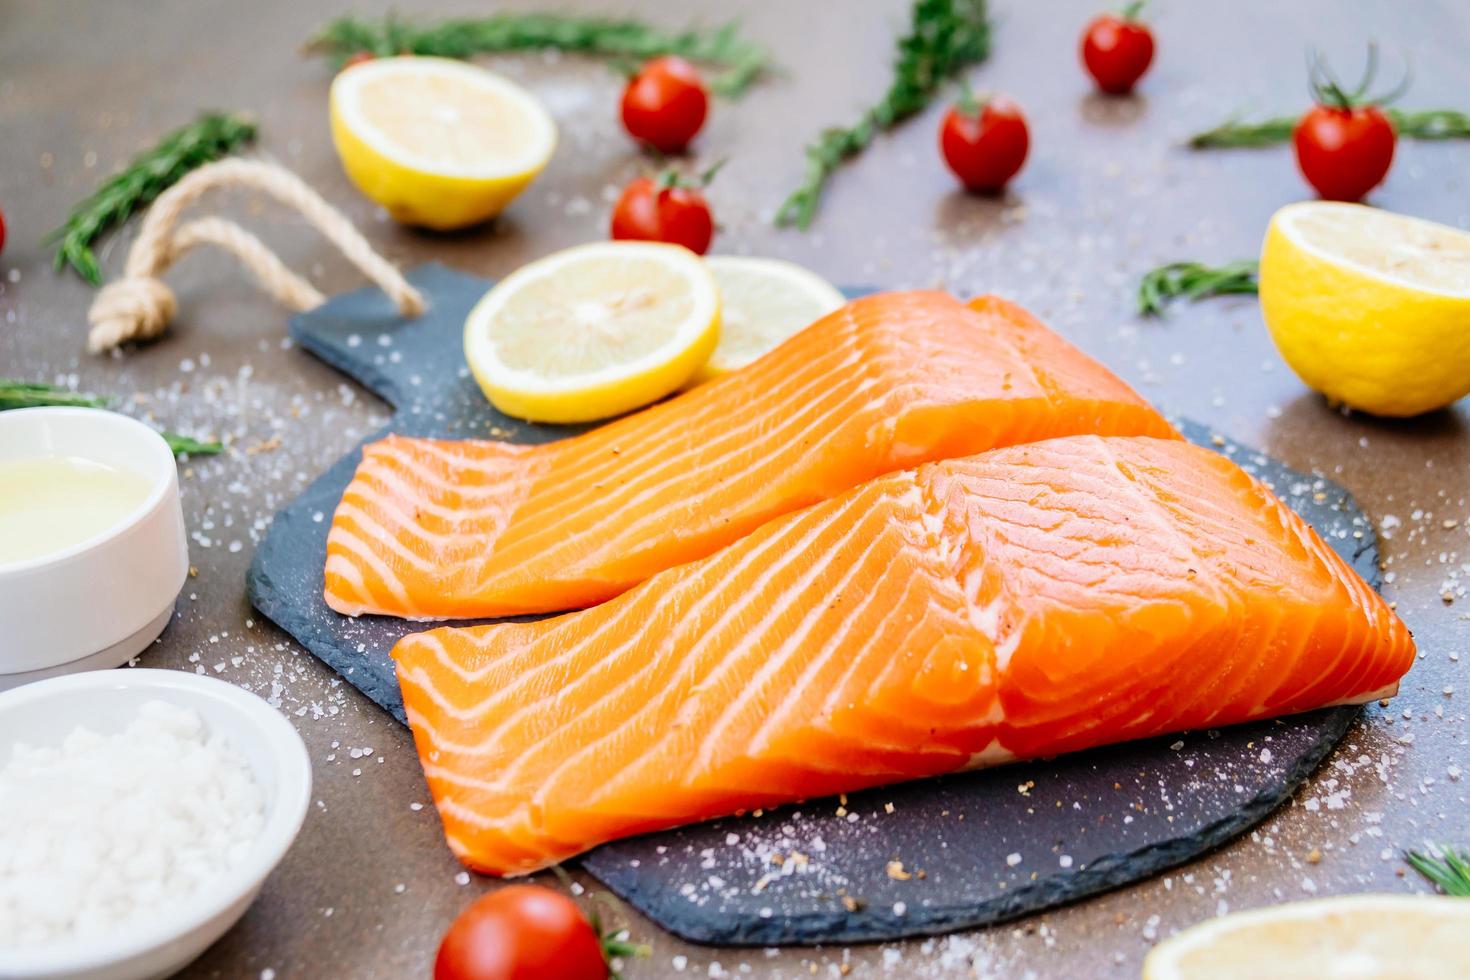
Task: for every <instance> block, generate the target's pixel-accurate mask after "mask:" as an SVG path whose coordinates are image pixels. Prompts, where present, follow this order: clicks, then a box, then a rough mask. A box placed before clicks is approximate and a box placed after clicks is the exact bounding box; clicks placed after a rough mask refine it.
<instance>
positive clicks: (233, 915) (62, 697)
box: [0, 669, 311, 980]
mask: <svg viewBox="0 0 1470 980" xmlns="http://www.w3.org/2000/svg"><path fill="white" fill-rule="evenodd" d="M155 700H158V701H167V702H169V703H170V704H176V705H180V706H183V707H189V708H193V709H194V710H195V711H197V712H198V713H199V716H200V718H202V719H203V720H204V724H205V726H206V727H207V728H208V729H209V730H210V732H212V733H218V734H221V735H223V736H224V737H225V739H226V740H227V741H228V742H229V744H230V746H231V747H232V748H233V749H234V750H235V751H237V752H239V753H240V754H241V755H242V756H244V758H245V760H246V762H247V763H249V765H250V770H251V772H252V773H253V774H254V776H255V781H256V783H257V784H258V785H259V786H260V788H261V791H262V794H263V795H264V797H265V801H266V803H265V821H264V823H263V825H262V827H261V832H260V836H259V837H258V838H257V839H256V841H255V846H254V848H253V849H252V850H251V851H250V854H249V856H248V857H247V858H246V859H245V860H244V861H243V862H241V864H240V865H239V866H238V867H236V868H234V869H232V870H231V871H229V872H227V873H226V874H224V875H222V876H221V877H219V878H217V879H215V880H214V881H213V882H212V883H211V884H209V885H208V886H206V887H205V888H204V889H203V890H202V891H200V892H199V893H198V894H197V895H196V896H195V897H194V899H193V900H192V901H190V902H189V903H187V905H186V906H185V907H184V908H182V909H176V910H174V911H172V912H171V913H169V914H167V915H162V916H159V917H158V918H157V919H156V920H154V921H149V922H147V923H146V924H145V925H143V926H141V927H137V928H130V929H128V930H127V931H125V932H124V933H122V934H121V935H118V936H116V937H111V938H104V939H100V940H93V941H88V942H86V943H67V944H56V945H50V946H43V947H32V948H29V949H0V977H4V978H6V980H42V978H45V980H61V978H67V980H143V978H149V977H166V976H168V975H169V974H172V973H175V972H177V971H178V970H180V969H182V968H183V967H184V966H186V965H187V964H188V963H189V962H190V961H192V960H193V959H194V958H195V957H197V956H198V955H199V954H200V953H202V952H204V950H205V949H206V948H207V947H208V946H209V945H210V944H211V943H213V942H214V941H215V940H216V939H218V938H219V937H220V936H222V935H224V933H225V931H226V930H227V929H229V928H230V927H231V926H232V925H234V924H235V922H236V921H238V920H239V918H240V916H241V915H243V914H244V912H245V909H246V908H247V907H248V906H249V905H250V903H251V902H252V901H253V900H254V899H255V896H256V895H257V894H258V893H259V892H260V886H261V885H262V884H263V883H264V882H265V879H266V876H267V875H268V874H270V872H271V870H272V869H273V868H274V867H275V866H276V865H277V864H278V863H279V862H280V860H281V858H283V857H285V855H286V851H287V850H288V849H289V848H290V847H291V842H292V841H294V840H295V839H296V834H297V833H298V832H299V831H300V830H301V822H302V820H304V819H305V817H306V808H307V804H308V802H309V801H310V797H311V761H310V759H309V758H308V756H307V754H306V746H305V745H304V744H303V743H302V741H301V736H300V735H298V734H296V729H295V728H293V727H292V726H291V723H290V722H288V721H287V720H286V719H285V718H284V717H282V716H281V714H280V712H278V711H276V710H275V709H274V708H272V707H271V706H270V705H268V704H266V703H265V701H263V700H261V699H260V698H259V697H257V696H256V695H254V694H251V693H249V692H248V691H244V690H242V689H240V688H238V687H235V686H234V685H233V684H228V683H226V682H225V681H222V680H218V679H216V678H213V677H202V676H199V675H197V674H190V673H185V672H183V671H176V670H143V669H133V670H112V671H99V672H93V673H85V674H74V675H72V676H70V677H54V678H51V679H50V680H45V681H38V682H37V683H35V684H28V685H26V686H25V687H20V688H16V689H15V690H13V691H7V692H4V693H0V760H8V759H9V757H10V752H11V746H12V745H13V744H14V743H15V742H17V741H24V742H28V743H30V744H32V745H55V744H59V743H60V742H61V740H62V739H63V738H64V737H65V736H66V735H67V734H68V733H69V732H70V731H71V730H72V729H74V728H75V727H76V726H77V725H79V724H85V725H86V726H87V727H88V728H91V729H92V730H94V731H98V732H102V733H104V734H108V733H114V732H118V731H121V730H122V729H123V728H125V727H126V726H127V724H128V723H129V722H130V721H132V720H134V719H135V718H136V717H137V714H138V709H139V708H140V707H141V706H142V705H143V704H144V703H145V702H147V701H155Z"/></svg>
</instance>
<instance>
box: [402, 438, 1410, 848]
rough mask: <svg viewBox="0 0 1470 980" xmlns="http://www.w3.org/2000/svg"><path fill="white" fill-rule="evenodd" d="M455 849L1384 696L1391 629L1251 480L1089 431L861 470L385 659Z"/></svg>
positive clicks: (1396, 624)
mask: <svg viewBox="0 0 1470 980" xmlns="http://www.w3.org/2000/svg"><path fill="white" fill-rule="evenodd" d="M393 656H394V658H395V659H396V660H397V664H398V678H399V682H400V685H401V687H402V690H403V698H404V704H405V706H406V708H407V712H408V720H409V723H410V724H411V725H412V727H413V732H414V737H415V739H416V741H417V744H418V751H419V756H420V759H421V760H422V762H423V766H424V772H425V773H426V775H427V776H428V780H429V786H430V788H431V789H432V791H433V794H434V799H435V802H436V803H437V804H438V807H439V812H440V814H441V816H442V817H443V822H444V828H445V832H446V834H447V836H448V839H449V843H450V846H451V847H452V848H453V849H454V851H455V853H456V854H458V855H459V857H460V859H461V860H463V861H464V862H465V863H466V864H468V865H469V866H470V867H473V868H476V869H478V870H481V871H485V872H488V873H491V874H502V875H515V874H522V873H525V872H528V871H532V870H534V869H536V868H540V867H544V866H546V865H549V864H552V863H554V862H557V861H560V860H562V859H564V858H567V857H569V856H571V855H574V854H577V853H579V852H581V851H584V850H586V849H588V848H590V847H593V846H595V845H597V844H600V843H603V842H604V841H608V840H611V839H614V838H618V837H623V836H626V835H630V834H637V833H640V832H643V831H649V830H655V829H659V828H664V827H671V826H675V825H678V824H684V823H689V822H691V821H696V820H703V819H706V818H711V817H716V816H720V815H725V814H730V813H733V812H736V811H741V810H745V811H748V810H753V809H755V808H757V807H771V806H774V805H777V804H781V803H789V802H793V801H797V800H802V799H807V798H811V797H816V796H822V795H826V794H831V793H837V792H843V791H851V790H856V789H860V788H863V787H867V786H874V785H879V784H883V783H890V782H895V781H899V780H907V779H914V778H917V777H922V776H929V775H933V774H937V773H944V772H951V771H954V770H960V769H966V768H971V767H976V766H981V765H986V764H991V763H996V762H1003V761H1007V760H1011V759H1015V758H1025V757H1035V756H1042V755H1053V754H1056V753H1061V752H1070V751H1073V750H1077V749H1083V748H1088V747H1090V746H1096V745H1101V744H1105V743H1111V742H1119V741H1124V740H1127V739H1135V738H1142V737H1145V736H1150V735H1158V734H1162V733H1166V732H1172V731H1176V730H1182V729H1190V728H1203V727H1211V726H1217V725H1229V724H1234V723H1237V722H1243V721H1248V720H1252V719H1258V718H1269V717H1272V716H1275V715H1285V714H1291V713H1293V712H1298V711H1304V710H1307V709H1310V708H1318V707H1322V706H1324V705H1330V704H1339V703H1353V702H1361V701H1365V700H1368V699H1371V698H1375V697H1382V696H1386V694H1387V693H1390V690H1389V689H1391V688H1393V687H1394V686H1395V685H1396V683H1397V681H1398V679H1399V677H1401V676H1402V675H1403V674H1404V672H1405V671H1406V670H1408V668H1409V665H1410V663H1411V662H1412V660H1413V658H1414V644H1413V640H1412V638H1411V637H1410V634H1409V631H1408V629H1407V628H1406V627H1405V626H1404V625H1403V623H1401V622H1400V621H1399V619H1398V618H1397V617H1396V616H1395V615H1394V614H1393V612H1391V611H1390V610H1389V607H1388V605H1387V604H1386V603H1385V602H1384V601H1383V600H1382V599H1381V598H1380V597H1379V596H1378V595H1377V594H1376V593H1375V592H1373V590H1372V589H1370V588H1369V587H1368V586H1367V585H1366V584H1365V583H1364V582H1363V581H1362V579H1360V578H1359V577H1358V576H1357V575H1356V574H1355V573H1354V572H1353V571H1352V570H1351V569H1350V568H1349V567H1348V566H1347V565H1346V564H1344V562H1343V561H1342V559H1341V558H1339V557H1338V556H1337V554H1336V553H1334V552H1333V551H1332V550H1331V549H1330V548H1329V547H1328V546H1327V545H1326V544H1324V543H1323V542H1322V541H1321V540H1320V539H1319V538H1318V537H1317V535H1316V533H1315V532H1313V531H1312V530H1311V528H1310V527H1308V526H1307V524H1306V523H1305V522H1304V521H1302V520H1301V518H1299V517H1298V516H1297V515H1296V514H1295V513H1293V512H1292V511H1291V510H1290V509H1288V508H1287V507H1286V506H1285V505H1284V504H1283V503H1282V502H1281V501H1279V500H1278V499H1277V498H1276V497H1275V496H1274V495H1273V494H1272V493H1271V492H1270V490H1268V489H1267V488H1266V487H1265V486H1264V485H1263V484H1261V483H1259V482H1257V481H1256V480H1254V479H1253V478H1251V477H1250V476H1248V475H1247V474H1246V473H1245V472H1244V471H1243V470H1241V469H1240V468H1239V467H1237V466H1236V465H1235V464H1234V463H1232V462H1230V461H1229V460H1227V459H1225V458H1224V457H1223V456H1220V455H1218V454H1216V453H1213V452H1210V451H1209V450H1206V449H1201V448H1199V447H1197V446H1193V445H1190V444H1188V443H1184V442H1177V441H1167V440H1161V439H1151V438H1098V437H1095V436H1079V437H1073V438H1065V439H1056V440H1051V441H1047V442H1040V443H1035V444H1032V445H1026V446H1018V447H1012V448H1008V449H1000V450H996V451H994V452H990V453H985V454H982V455H979V456H974V457H970V458H965V459H954V460H947V461H943V462H938V463H931V464H927V465H925V466H922V467H919V468H918V469H917V470H909V471H904V472H900V473H895V474H890V475H888V476H883V477H879V478H878V479H876V480H873V481H872V482H870V483H866V484H864V485H862V486H860V487H857V488H855V489H853V490H851V491H849V492H847V493H845V494H842V495H841V496H838V497H835V498H833V499H831V500H828V501H826V502H823V503H820V504H817V505H815V506H813V507H810V508H807V509H805V510H801V511H798V512H796V513H794V514H789V515H787V516H785V517H781V518H778V519H776V520H774V521H772V522H770V523H769V524H766V525H764V526H763V527H761V528H760V529H758V530H757V531H755V532H754V533H752V534H750V535H748V536H747V537H745V538H742V539H741V540H740V541H738V542H736V543H735V544H733V545H730V546H729V547H727V548H725V549H723V550H721V551H719V552H717V553H716V554H714V555H711V556H710V557H708V558H705V559H703V560H700V561H697V562H694V563H691V564H688V565H683V566H680V567H678V568H672V569H669V570H667V571H664V572H661V573H659V574H658V575H655V576H654V577H653V578H651V579H649V580H648V581H647V582H644V583H643V584H642V585H639V586H637V587H636V588H634V589H632V590H630V591H628V592H626V593H624V594H623V595H621V596H619V597H618V598H616V599H613V600H611V601H609V602H607V603H604V604H603V605H600V606H597V607H596V608H593V609H590V610H587V611H584V612H575V613H568V614H566V615H563V616H559V617H556V618H554V619H546V620H542V621H540V622H535V623H509V624H499V625H491V626H480V627H474V628H441V629H436V630H433V631H432V632H428V633H420V634H416V635H412V636H408V637H405V638H404V639H403V640H402V641H400V642H399V643H398V645H397V647H395V649H394V651H393Z"/></svg>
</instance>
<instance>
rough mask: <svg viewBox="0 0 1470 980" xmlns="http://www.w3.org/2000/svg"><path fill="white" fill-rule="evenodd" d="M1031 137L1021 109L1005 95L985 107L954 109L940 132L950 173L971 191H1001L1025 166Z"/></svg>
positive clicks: (992, 99) (987, 103)
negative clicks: (1023, 165) (1022, 166)
mask: <svg viewBox="0 0 1470 980" xmlns="http://www.w3.org/2000/svg"><path fill="white" fill-rule="evenodd" d="M1030 146H1031V134H1030V133H1029V132H1028V131H1027V129H1026V117H1025V116H1023V115H1021V110H1020V108H1019V107H1018V106H1017V105H1016V104H1015V103H1014V102H1012V101H1011V100H1010V99H1008V98H1006V97H1005V96H1003V95H997V96H994V97H992V98H990V99H988V100H986V102H985V103H984V104H983V105H979V106H970V107H965V106H955V107H953V108H951V109H950V110H949V112H948V113H947V114H946V115H945V117H944V124H943V125H942V126H941V127H940V129H939V148H940V150H941V151H943V153H944V162H945V163H947V164H949V169H950V170H952V171H954V175H955V176H956V177H958V178H959V179H960V183H962V184H964V185H965V186H966V187H968V188H969V189H970V190H972V191H998V190H1000V189H1001V188H1002V187H1004V186H1005V185H1006V181H1008V180H1010V179H1011V178H1012V177H1014V176H1015V175H1016V172H1017V171H1018V170H1020V169H1021V164H1023V163H1025V162H1026V151H1027V150H1028V149H1029V148H1030Z"/></svg>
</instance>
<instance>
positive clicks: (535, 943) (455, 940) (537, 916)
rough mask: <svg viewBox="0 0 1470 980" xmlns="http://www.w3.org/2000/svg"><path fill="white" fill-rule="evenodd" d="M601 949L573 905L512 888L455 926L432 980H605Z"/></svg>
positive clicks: (541, 891)
mask: <svg viewBox="0 0 1470 980" xmlns="http://www.w3.org/2000/svg"><path fill="white" fill-rule="evenodd" d="M607 973H608V970H607V961H606V960H604V959H603V956H602V943H601V940H600V939H599V937H598V935H597V933H596V932H595V931H594V930H593V928H592V925H591V924H590V923H589V922H588V921H587V920H586V919H585V918H584V917H583V916H582V912H581V910H580V909H578V908H577V905H576V903H575V902H573V901H572V900H571V899H570V898H567V897H566V896H565V895H562V894H560V893H559V892H554V891H552V890H551V889H549V888H541V887H539V886H536V885H511V886H509V887H506V888H502V889H500V890H499V891H495V892H491V893H490V894H488V895H485V896H483V897H481V898H480V899H478V900H476V901H475V903H474V904H472V905H471V906H470V907H469V908H467V909H465V910H464V912H462V913H461V914H460V916H459V918H457V919H455V920H454V924H453V925H451V926H450V927H449V931H448V932H446V933H445V934H444V940H443V941H442V942H441V943H440V944H439V955H438V956H437V957H435V959H434V980H606V978H607Z"/></svg>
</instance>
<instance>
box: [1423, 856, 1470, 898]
mask: <svg viewBox="0 0 1470 980" xmlns="http://www.w3.org/2000/svg"><path fill="white" fill-rule="evenodd" d="M1433 852H1437V853H1433ZM1408 860H1409V864H1410V865H1411V866H1412V867H1413V868H1414V870H1415V871H1417V872H1419V873H1420V874H1421V875H1423V876H1424V877H1426V878H1428V879H1429V880H1430V881H1432V882H1434V883H1435V884H1436V885H1438V886H1439V887H1440V889H1441V890H1442V891H1443V892H1444V893H1445V894H1446V895H1454V896H1456V897H1458V898H1470V851H1455V850H1454V849H1453V848H1450V847H1445V846H1443V845H1441V846H1438V847H1435V848H1432V853H1429V854H1425V853H1423V852H1421V851H1410V852H1409V854H1408Z"/></svg>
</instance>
